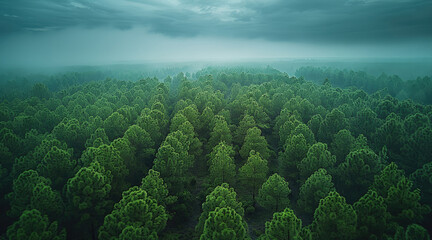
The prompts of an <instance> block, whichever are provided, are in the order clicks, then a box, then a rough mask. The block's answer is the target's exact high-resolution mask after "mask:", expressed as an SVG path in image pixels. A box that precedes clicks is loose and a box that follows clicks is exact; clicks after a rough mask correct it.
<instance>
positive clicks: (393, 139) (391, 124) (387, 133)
mask: <svg viewBox="0 0 432 240" xmlns="http://www.w3.org/2000/svg"><path fill="white" fill-rule="evenodd" d="M373 139H374V140H375V142H376V146H377V148H381V147H382V146H384V145H385V146H386V147H387V148H388V150H389V157H390V160H392V161H395V160H398V159H399V158H400V156H399V154H400V150H401V149H402V147H403V145H404V142H405V140H406V132H405V129H404V126H403V122H402V120H401V118H400V117H399V116H397V115H396V114H395V113H391V114H390V115H389V116H387V118H386V121H385V122H384V124H382V125H381V126H380V127H379V128H377V130H376V133H375V135H374V138H373Z"/></svg>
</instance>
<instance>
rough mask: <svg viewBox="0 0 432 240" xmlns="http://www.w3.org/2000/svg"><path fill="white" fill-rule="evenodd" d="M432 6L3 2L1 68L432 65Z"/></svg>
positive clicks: (388, 2)
mask: <svg viewBox="0 0 432 240" xmlns="http://www.w3.org/2000/svg"><path fill="white" fill-rule="evenodd" d="M431 13H432V1H430V0H327V1H323V0H212V1H210V0H189V1H187V0H166V1H157V0H37V1H34V0H15V1H10V0H0V55H2V56H8V57H7V58H5V57H2V58H0V64H10V63H13V62H29V63H36V62H39V63H40V62H44V63H46V64H49V63H58V64H61V63H64V64H79V63H81V64H89V63H96V62H99V63H101V62H113V61H134V60H150V59H152V60H155V59H161V60H162V59H165V60H166V59H176V58H177V59H180V58H183V59H199V58H205V57H208V58H221V59H222V58H235V57H237V58H256V57H261V58H268V57H322V56H326V57H347V56H351V57H367V56H375V57H377V56H378V57H419V56H420V57H431V56H432V44H431V42H432V14H431Z"/></svg>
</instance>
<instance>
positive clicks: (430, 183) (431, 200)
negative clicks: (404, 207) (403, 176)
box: [410, 162, 432, 205]
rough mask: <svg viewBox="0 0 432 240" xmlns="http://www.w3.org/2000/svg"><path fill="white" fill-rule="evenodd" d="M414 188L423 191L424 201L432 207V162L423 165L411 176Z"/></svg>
mask: <svg viewBox="0 0 432 240" xmlns="http://www.w3.org/2000/svg"><path fill="white" fill-rule="evenodd" d="M410 179H411V180H412V181H413V183H414V186H415V187H416V188H419V189H420V190H421V195H422V200H423V201H424V202H425V203H427V204H429V205H432V162H429V163H427V164H425V165H423V167H422V168H420V169H417V171H415V172H414V173H412V174H411V175H410Z"/></svg>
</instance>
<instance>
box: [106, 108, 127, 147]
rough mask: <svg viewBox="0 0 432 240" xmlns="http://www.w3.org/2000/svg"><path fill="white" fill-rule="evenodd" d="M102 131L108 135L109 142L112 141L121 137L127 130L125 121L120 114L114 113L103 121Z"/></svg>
mask: <svg viewBox="0 0 432 240" xmlns="http://www.w3.org/2000/svg"><path fill="white" fill-rule="evenodd" d="M104 129H105V132H106V134H107V135H108V138H109V139H110V140H114V139H116V138H119V137H121V136H123V133H124V132H125V131H126V129H127V120H126V119H125V117H124V116H123V115H121V114H120V113H118V112H114V113H112V114H111V115H110V116H109V117H108V118H107V119H105V121H104Z"/></svg>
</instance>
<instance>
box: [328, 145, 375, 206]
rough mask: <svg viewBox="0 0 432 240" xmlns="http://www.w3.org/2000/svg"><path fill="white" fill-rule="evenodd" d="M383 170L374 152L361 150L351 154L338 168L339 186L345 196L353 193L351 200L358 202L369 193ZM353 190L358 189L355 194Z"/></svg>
mask: <svg viewBox="0 0 432 240" xmlns="http://www.w3.org/2000/svg"><path fill="white" fill-rule="evenodd" d="M381 168H382V163H381V162H380V159H379V157H378V155H376V154H375V153H374V152H373V151H372V150H370V149H360V150H356V151H353V152H350V153H349V155H348V156H347V157H346V160H345V162H343V163H341V164H340V165H339V166H338V169H337V175H338V178H339V179H338V183H339V184H338V185H340V186H341V188H340V189H342V190H343V192H344V193H345V194H349V193H351V194H350V196H351V197H350V198H349V199H350V200H356V199H358V197H360V196H361V195H362V194H364V193H365V192H366V191H367V189H368V187H369V186H370V185H371V184H372V182H373V180H374V176H375V175H376V174H378V173H379V172H380V170H381ZM352 189H356V191H355V193H352Z"/></svg>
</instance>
